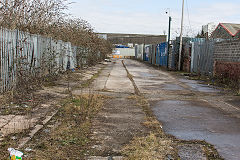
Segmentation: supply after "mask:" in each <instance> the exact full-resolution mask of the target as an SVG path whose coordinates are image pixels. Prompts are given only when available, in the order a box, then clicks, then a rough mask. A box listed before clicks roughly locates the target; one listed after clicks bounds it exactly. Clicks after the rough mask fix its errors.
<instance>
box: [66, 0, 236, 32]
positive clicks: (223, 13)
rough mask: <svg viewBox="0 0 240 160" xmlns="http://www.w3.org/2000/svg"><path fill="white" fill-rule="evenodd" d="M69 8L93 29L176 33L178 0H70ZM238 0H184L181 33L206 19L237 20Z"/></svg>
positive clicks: (179, 10)
mask: <svg viewBox="0 0 240 160" xmlns="http://www.w3.org/2000/svg"><path fill="white" fill-rule="evenodd" d="M71 1H72V2H74V3H73V4H72V5H71V6H70V8H69V12H70V13H71V14H72V15H73V16H75V17H81V18H82V19H85V20H87V21H88V22H90V24H91V25H92V26H93V27H94V29H95V31H96V32H107V33H110V32H111V33H143V34H164V33H166V34H167V30H168V15H167V14H166V13H165V12H166V9H167V8H170V10H171V16H172V36H173V37H175V36H176V35H179V32H180V25H181V23H180V22H181V7H182V4H181V3H182V0H71ZM239 1H240V0H185V14H184V16H185V17H184V34H185V35H186V34H188V35H195V34H197V32H199V31H200V30H201V26H202V25H204V24H207V23H209V22H215V23H217V24H218V23H219V22H226V23H227V22H229V23H240V5H239Z"/></svg>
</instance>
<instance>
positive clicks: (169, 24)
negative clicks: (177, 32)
mask: <svg viewBox="0 0 240 160" xmlns="http://www.w3.org/2000/svg"><path fill="white" fill-rule="evenodd" d="M166 14H168V15H169V20H168V46H167V68H169V64H168V63H169V55H170V38H171V21H172V17H171V12H170V8H168V9H167V11H166Z"/></svg>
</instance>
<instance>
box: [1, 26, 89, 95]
mask: <svg viewBox="0 0 240 160" xmlns="http://www.w3.org/2000/svg"><path fill="white" fill-rule="evenodd" d="M87 52H88V50H87V49H85V48H83V47H76V46H72V45H71V43H70V42H63V41H56V40H53V39H52V38H47V37H43V36H39V35H32V34H29V33H26V32H21V31H18V30H15V31H12V30H8V29H4V28H1V29H0V92H5V91H8V90H10V89H12V88H13V87H14V85H15V83H16V79H17V72H18V71H19V70H24V71H26V72H28V73H30V74H39V75H47V74H49V73H58V72H62V71H66V69H72V68H75V67H77V65H78V66H80V64H81V65H82V64H84V63H86V54H87ZM77 53H81V54H77Z"/></svg>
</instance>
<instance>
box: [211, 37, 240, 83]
mask: <svg viewBox="0 0 240 160" xmlns="http://www.w3.org/2000/svg"><path fill="white" fill-rule="evenodd" d="M214 74H215V75H217V76H223V77H225V78H230V79H234V80H239V79H240V41H226V42H219V43H216V44H215V50H214Z"/></svg>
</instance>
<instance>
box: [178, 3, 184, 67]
mask: <svg viewBox="0 0 240 160" xmlns="http://www.w3.org/2000/svg"><path fill="white" fill-rule="evenodd" d="M183 17H184V0H183V2H182V21H181V32H180V47H179V60H178V70H179V71H180V70H181V57H182V35H183Z"/></svg>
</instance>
